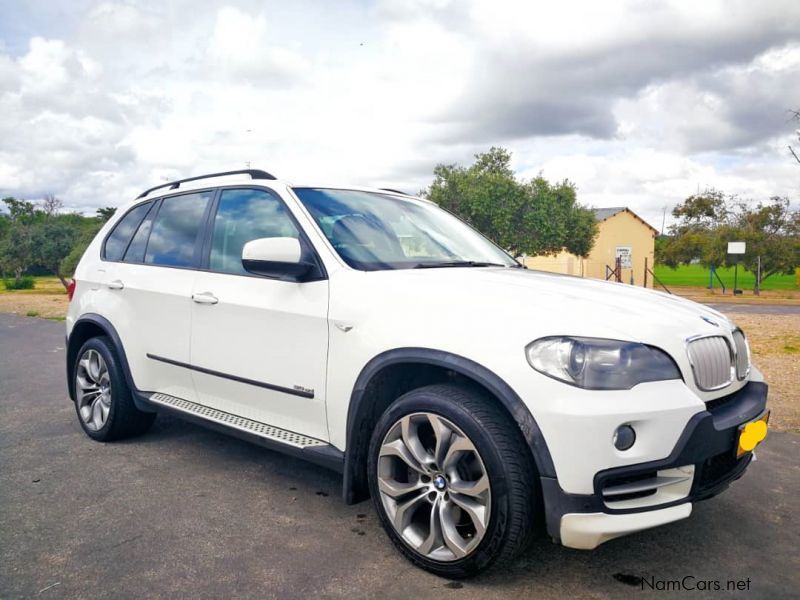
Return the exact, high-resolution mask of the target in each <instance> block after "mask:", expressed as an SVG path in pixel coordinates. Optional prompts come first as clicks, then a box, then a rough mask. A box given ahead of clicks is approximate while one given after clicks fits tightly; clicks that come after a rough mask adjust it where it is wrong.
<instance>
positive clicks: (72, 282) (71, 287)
mask: <svg viewBox="0 0 800 600" xmlns="http://www.w3.org/2000/svg"><path fill="white" fill-rule="evenodd" d="M74 295H75V280H74V279H70V280H69V283H68V284H67V298H69V301H70V302H72V296H74Z"/></svg>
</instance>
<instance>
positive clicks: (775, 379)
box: [728, 312, 800, 431]
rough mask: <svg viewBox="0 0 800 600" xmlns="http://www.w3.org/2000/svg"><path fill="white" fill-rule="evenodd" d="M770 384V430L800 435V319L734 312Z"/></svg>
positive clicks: (756, 360)
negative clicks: (792, 432)
mask: <svg viewBox="0 0 800 600" xmlns="http://www.w3.org/2000/svg"><path fill="white" fill-rule="evenodd" d="M728 316H729V317H730V318H731V319H733V320H734V321H735V322H736V323H737V324H738V325H739V326H740V327H741V328H742V329H743V330H744V332H745V333H746V334H747V339H748V340H749V342H750V350H751V352H752V353H753V363H754V364H755V365H756V366H757V367H758V368H759V370H761V372H762V373H764V378H765V379H766V380H767V383H768V384H769V405H770V408H771V409H772V415H771V416H770V428H773V429H776V430H779V431H800V315H763V314H745V313H735V312H730V313H728Z"/></svg>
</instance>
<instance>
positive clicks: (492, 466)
mask: <svg viewBox="0 0 800 600" xmlns="http://www.w3.org/2000/svg"><path fill="white" fill-rule="evenodd" d="M418 412H427V413H433V414H436V415H439V416H441V417H444V418H446V419H448V420H449V421H452V422H453V423H454V424H455V425H456V426H457V427H458V428H459V429H461V431H463V432H464V433H465V434H466V435H467V437H469V439H470V440H471V441H472V443H473V444H474V445H475V448H476V449H477V450H478V453H479V454H480V457H481V460H482V461H483V464H484V467H485V468H486V472H487V474H488V476H489V483H490V486H491V494H492V498H491V513H490V517H489V526H488V528H487V530H486V533H485V535H484V538H483V540H482V541H481V543H480V544H479V545H478V547H477V548H476V549H475V550H474V551H473V552H472V553H471V554H470V555H469V556H466V557H464V558H462V559H459V560H455V561H449V562H443V561H435V560H431V559H429V558H427V557H425V556H423V555H421V554H419V553H418V552H417V551H416V550H415V549H414V548H412V547H411V546H409V545H408V544H407V543H406V542H405V540H403V538H402V536H400V535H399V534H398V533H397V532H396V531H395V529H394V526H393V525H392V523H391V522H390V521H389V518H388V516H387V515H386V512H385V509H384V507H383V503H382V501H381V498H380V492H379V490H378V483H377V459H378V452H379V449H380V445H381V442H382V441H383V438H384V437H385V435H386V433H387V432H388V431H389V429H390V428H391V427H392V426H393V425H394V424H395V423H396V422H397V421H398V420H399V419H400V418H402V417H404V416H406V415H409V414H413V413H418ZM367 468H368V479H369V487H370V495H371V496H372V500H373V504H374V505H375V509H376V511H377V512H378V516H379V518H380V520H381V524H382V525H383V528H384V529H385V530H386V532H387V533H388V534H389V536H390V538H391V539H392V541H393V542H394V544H395V545H396V546H397V547H398V548H399V549H400V550H401V551H402V552H403V554H405V555H406V556H407V557H408V558H409V559H410V560H411V561H412V562H414V563H415V564H417V565H419V566H421V567H422V568H424V569H426V570H428V571H431V572H433V573H435V574H437V575H440V576H443V577H465V576H469V575H471V574H474V573H477V572H479V571H482V570H484V569H486V568H487V567H489V566H490V565H491V564H492V563H493V562H494V561H495V560H496V559H497V557H498V555H499V554H500V553H501V550H502V547H503V545H504V543H505V542H506V539H505V538H506V524H507V522H508V511H509V502H508V486H507V483H506V482H507V481H508V477H507V473H506V468H505V466H504V463H503V460H502V459H501V456H500V452H499V451H498V448H497V446H496V445H495V443H494V441H493V440H492V438H491V436H490V434H489V433H488V432H487V430H486V428H485V427H484V426H483V424H482V423H481V422H480V420H478V419H477V418H476V416H475V415H473V414H472V413H471V412H470V411H469V410H468V409H467V408H465V407H464V406H462V405H460V404H457V403H453V402H452V401H451V400H450V399H444V398H442V397H441V396H438V395H436V394H435V393H432V392H431V391H428V390H427V389H425V388H420V389H418V390H413V391H411V392H409V393H408V394H406V395H404V396H402V397H401V398H400V399H398V400H397V401H396V402H394V403H393V404H392V405H391V406H390V407H389V408H388V409H387V410H386V412H385V413H384V414H383V415H382V416H381V418H380V419H379V420H378V423H377V425H376V427H375V430H374V432H373V436H372V439H371V442H370V449H369V460H368V467H367Z"/></svg>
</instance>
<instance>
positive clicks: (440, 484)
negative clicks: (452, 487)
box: [433, 475, 447, 490]
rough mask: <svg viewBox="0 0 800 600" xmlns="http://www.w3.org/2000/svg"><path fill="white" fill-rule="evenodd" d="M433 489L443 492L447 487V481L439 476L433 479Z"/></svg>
mask: <svg viewBox="0 0 800 600" xmlns="http://www.w3.org/2000/svg"><path fill="white" fill-rule="evenodd" d="M433 487H435V488H436V489H437V490H443V489H444V488H446V487H447V480H446V479H445V478H444V477H443V476H441V475H437V476H436V477H434V478H433Z"/></svg>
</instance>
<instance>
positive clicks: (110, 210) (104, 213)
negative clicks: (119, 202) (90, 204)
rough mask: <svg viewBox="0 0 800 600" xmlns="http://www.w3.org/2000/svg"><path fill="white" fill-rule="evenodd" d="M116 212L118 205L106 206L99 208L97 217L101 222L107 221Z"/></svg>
mask: <svg viewBox="0 0 800 600" xmlns="http://www.w3.org/2000/svg"><path fill="white" fill-rule="evenodd" d="M116 212H117V208H116V206H104V207H103V208H98V209H97V218H98V219H100V222H101V223H105V222H106V221H108V220H109V219H110V218H111V217H113V216H114V214H115V213H116Z"/></svg>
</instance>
